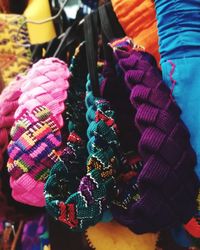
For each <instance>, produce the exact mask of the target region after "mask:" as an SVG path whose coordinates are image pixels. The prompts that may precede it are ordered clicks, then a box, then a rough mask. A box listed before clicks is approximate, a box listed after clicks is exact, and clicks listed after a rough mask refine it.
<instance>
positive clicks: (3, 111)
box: [0, 77, 23, 217]
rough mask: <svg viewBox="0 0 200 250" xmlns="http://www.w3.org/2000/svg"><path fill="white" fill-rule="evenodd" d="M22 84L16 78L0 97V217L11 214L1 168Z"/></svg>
mask: <svg viewBox="0 0 200 250" xmlns="http://www.w3.org/2000/svg"><path fill="white" fill-rule="evenodd" d="M22 83H23V78H22V77H17V78H16V80H14V81H13V82H12V83H10V84H9V85H8V86H7V87H6V88H5V89H4V90H3V91H2V93H1V95H0V171H1V179H0V201H1V202H0V207H1V209H0V217H2V216H5V214H8V213H11V211H12V208H11V207H10V206H8V204H7V197H6V195H7V194H6V193H4V191H3V187H2V168H3V164H4V160H5V159H4V152H5V151H6V149H7V146H8V143H9V133H10V129H11V127H12V125H13V123H14V112H15V110H16V109H17V107H18V102H17V101H18V98H19V96H20V95H21V90H20V87H21V85H22Z"/></svg>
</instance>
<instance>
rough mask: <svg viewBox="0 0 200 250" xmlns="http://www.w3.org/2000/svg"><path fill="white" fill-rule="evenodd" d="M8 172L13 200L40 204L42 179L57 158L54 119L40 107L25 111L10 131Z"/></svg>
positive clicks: (58, 133) (47, 111) (58, 144)
mask: <svg viewBox="0 0 200 250" xmlns="http://www.w3.org/2000/svg"><path fill="white" fill-rule="evenodd" d="M11 137H12V141H11V142H10V143H9V146H8V154H9V160H8V163H7V167H8V172H9V173H10V175H11V178H10V185H11V187H12V196H13V198H14V199H15V200H17V201H20V202H22V203H25V204H29V205H34V206H44V204H45V203H44V195H43V188H44V182H45V180H46V178H47V176H48V174H49V170H50V168H51V167H52V165H53V164H54V163H55V162H57V160H58V155H57V154H58V153H57V152H56V151H57V150H59V147H60V146H61V134H60V130H59V126H58V125H57V122H56V119H55V118H54V117H53V115H52V114H51V112H50V111H49V110H48V109H47V108H46V107H44V106H38V107H37V108H35V109H33V111H32V113H31V112H29V111H28V110H26V111H25V112H24V114H23V115H22V116H21V118H19V119H18V120H17V121H16V122H15V124H14V126H13V127H12V130H11Z"/></svg>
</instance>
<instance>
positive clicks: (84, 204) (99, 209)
mask: <svg viewBox="0 0 200 250" xmlns="http://www.w3.org/2000/svg"><path fill="white" fill-rule="evenodd" d="M87 91H88V92H87V96H86V106H87V108H88V110H87V114H86V118H87V121H88V123H89V127H88V130H87V135H88V138H89V141H88V144H87V149H88V152H89V157H88V160H87V174H86V176H84V177H83V178H82V179H81V181H80V185H79V187H78V192H76V193H73V194H71V195H70V196H66V198H65V200H64V199H63V200H60V199H58V198H57V200H54V201H53V202H52V201H51V204H52V205H54V206H57V213H58V214H57V218H58V220H60V221H61V222H63V223H65V224H66V225H67V226H68V228H70V229H72V230H75V231H82V230H85V229H86V228H88V227H89V226H90V225H93V224H96V223H97V222H98V221H99V220H100V219H101V217H102V215H103V211H104V210H105V208H106V206H107V205H108V204H109V202H108V200H109V198H110V197H109V196H110V195H111V194H110V193H111V188H112V187H113V184H114V179H113V175H114V174H115V171H116V169H117V167H118V160H117V157H116V152H117V148H118V147H119V144H118V139H117V133H116V129H117V128H116V124H115V122H114V119H113V118H114V112H113V111H112V110H111V109H110V106H109V103H108V102H106V101H105V100H103V99H98V98H97V99H95V98H94V96H93V95H92V92H91V89H90V81H88V83H87ZM48 184H50V185H48ZM50 187H51V183H48V182H47V183H46V188H45V190H49V189H50ZM46 199H47V204H48V202H49V199H52V196H50V195H49V194H48V195H46Z"/></svg>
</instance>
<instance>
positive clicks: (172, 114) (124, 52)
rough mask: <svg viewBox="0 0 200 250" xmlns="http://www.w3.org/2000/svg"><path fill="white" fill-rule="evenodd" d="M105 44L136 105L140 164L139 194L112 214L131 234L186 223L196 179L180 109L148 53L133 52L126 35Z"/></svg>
mask: <svg viewBox="0 0 200 250" xmlns="http://www.w3.org/2000/svg"><path fill="white" fill-rule="evenodd" d="M111 46H112V47H113V53H114V57H115V60H116V68H117V71H118V72H117V73H118V74H122V75H123V78H124V82H125V84H126V86H127V88H128V90H129V93H130V101H131V103H132V105H133V107H134V109H136V115H134V122H135V125H136V127H137V128H138V130H139V131H140V139H139V144H138V150H139V153H140V155H141V157H142V160H143V163H144V166H143V168H142V170H141V172H140V174H139V176H138V179H137V185H138V190H139V198H138V199H137V200H136V201H133V199H132V200H131V202H130V204H129V206H128V209H127V210H126V211H123V210H120V209H115V208H114V209H113V214H114V217H115V219H116V220H118V221H119V222H120V223H122V224H124V225H126V226H128V227H129V228H130V229H131V230H133V231H134V232H136V233H145V232H155V231H159V230H161V229H165V228H169V227H173V226H176V225H179V224H182V223H186V222H187V221H188V220H189V219H190V218H191V217H192V216H193V215H194V213H195V211H196V197H197V194H198V188H199V181H198V179H197V176H196V175H195V172H194V166H195V164H196V156H195V153H194V151H193V149H192V147H191V144H190V135H189V132H188V130H187V128H186V127H185V125H184V123H183V122H182V121H181V119H180V114H181V111H180V109H179V107H178V106H177V104H176V103H175V102H174V100H173V99H172V96H171V91H170V90H169V89H168V88H167V87H166V85H165V84H164V83H163V82H162V76H161V73H160V71H159V70H158V68H157V67H156V65H155V63H154V62H155V61H154V59H153V58H152V57H151V56H150V55H149V54H147V53H145V52H142V51H136V50H135V49H134V48H133V46H132V44H131V43H130V40H129V39H128V38H125V39H124V40H123V41H122V40H120V41H119V42H116V41H115V42H114V43H112V44H111Z"/></svg>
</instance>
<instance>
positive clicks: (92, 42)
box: [84, 11, 100, 97]
mask: <svg viewBox="0 0 200 250" xmlns="http://www.w3.org/2000/svg"><path fill="white" fill-rule="evenodd" d="M97 30H98V12H96V11H95V12H92V13H91V14H89V15H87V16H86V17H85V20H84V36H85V42H86V57H87V64H88V72H89V75H90V80H91V86H92V92H93V95H94V96H95V97H100V90H99V81H98V71H97V49H98V47H97V41H98V32H97Z"/></svg>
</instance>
